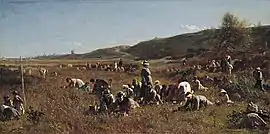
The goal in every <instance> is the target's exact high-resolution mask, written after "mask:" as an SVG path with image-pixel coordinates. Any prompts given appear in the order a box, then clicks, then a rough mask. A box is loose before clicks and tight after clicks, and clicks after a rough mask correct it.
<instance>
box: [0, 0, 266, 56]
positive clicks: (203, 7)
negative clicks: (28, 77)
mask: <svg viewBox="0 0 270 134" xmlns="http://www.w3.org/2000/svg"><path fill="white" fill-rule="evenodd" d="M269 7H270V0H125V1H124V0H0V57H2V56H5V57H19V56H23V57H29V56H36V55H43V54H63V53H70V51H71V50H72V49H74V50H75V53H85V52H90V51H93V50H95V49H99V48H105V47H112V46H117V45H135V44H136V43H138V42H140V41H145V40H150V39H153V38H155V37H158V38H164V37H170V36H174V35H178V34H183V33H188V32H196V31H199V30H202V29H206V28H209V27H217V26H219V25H220V22H221V18H222V16H223V15H224V14H225V13H226V12H231V13H233V14H235V15H236V16H238V17H240V18H242V19H246V20H248V21H249V22H250V23H252V24H257V23H258V22H259V21H261V23H262V24H270V8H269Z"/></svg>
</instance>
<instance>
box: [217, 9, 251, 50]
mask: <svg viewBox="0 0 270 134" xmlns="http://www.w3.org/2000/svg"><path fill="white" fill-rule="evenodd" d="M249 26H250V25H249V24H248V23H247V21H245V20H239V19H238V18H237V17H236V16H234V15H233V14H230V13H226V14H225V15H224V16H223V19H222V23H221V26H220V30H217V33H216V35H217V44H216V47H215V48H216V49H217V50H218V51H219V52H233V51H235V50H238V51H239V50H240V51H243V50H246V49H247V48H249V47H250V44H251V42H252V41H251V37H250V29H249V28H248V27H249Z"/></svg>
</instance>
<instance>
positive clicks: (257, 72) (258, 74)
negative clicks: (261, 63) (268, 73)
mask: <svg viewBox="0 0 270 134" xmlns="http://www.w3.org/2000/svg"><path fill="white" fill-rule="evenodd" d="M253 77H254V78H255V80H256V83H255V85H254V87H255V88H259V89H260V90H262V91H265V90H264V88H263V83H262V80H263V75H262V71H261V68H260V67H257V68H256V69H255V71H254V72H253Z"/></svg>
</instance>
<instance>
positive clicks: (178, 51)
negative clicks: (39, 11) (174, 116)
mask: <svg viewBox="0 0 270 134" xmlns="http://www.w3.org/2000/svg"><path fill="white" fill-rule="evenodd" d="M217 30H218V29H217ZM251 31H252V34H251V37H252V39H253V49H257V48H258V46H263V45H264V44H265V42H266V41H267V42H268V43H270V26H269V25H268V26H261V27H253V28H251ZM211 33H213V31H212V30H203V31H199V32H196V33H187V34H181V35H177V36H173V37H169V38H161V39H160V38H155V39H152V40H148V41H142V42H139V43H138V44H136V45H134V46H131V47H130V46H116V47H112V48H104V49H97V50H95V51H92V52H89V53H85V54H76V55H74V59H92V58H101V59H111V58H127V59H136V58H140V59H160V58H163V57H166V56H172V57H181V56H183V55H189V54H200V53H202V52H205V51H207V50H209V49H210V47H211V43H210V40H212V39H213V35H212V34H211ZM211 36H212V37H211ZM39 58H41V59H43V58H49V59H72V58H73V56H72V55H70V54H67V55H60V56H47V57H39Z"/></svg>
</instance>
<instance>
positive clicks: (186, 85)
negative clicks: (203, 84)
mask: <svg viewBox="0 0 270 134" xmlns="http://www.w3.org/2000/svg"><path fill="white" fill-rule="evenodd" d="M180 87H183V89H184V93H185V94H186V93H187V92H191V86H190V84H189V83H188V82H185V81H184V82H181V83H179V85H178V89H179V88H180Z"/></svg>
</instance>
